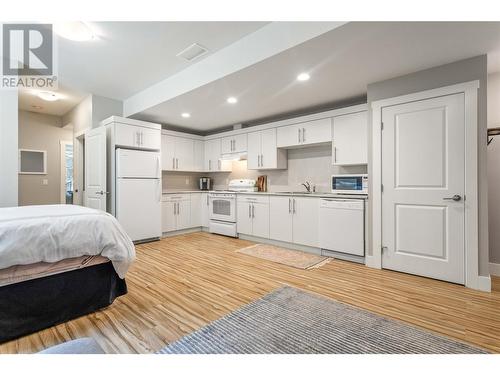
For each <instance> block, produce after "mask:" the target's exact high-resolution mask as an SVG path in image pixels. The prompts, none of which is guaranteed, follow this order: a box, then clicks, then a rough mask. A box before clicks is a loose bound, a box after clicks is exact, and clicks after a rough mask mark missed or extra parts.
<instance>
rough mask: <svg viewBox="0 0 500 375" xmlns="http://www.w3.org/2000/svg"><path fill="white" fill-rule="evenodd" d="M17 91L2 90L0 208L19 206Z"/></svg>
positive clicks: (0, 104) (0, 112)
mask: <svg viewBox="0 0 500 375" xmlns="http://www.w3.org/2000/svg"><path fill="white" fill-rule="evenodd" d="M17 107H18V99H17V91H15V90H12V91H10V90H8V91H7V90H0V207H12V206H17V168H18V165H17V164H18V157H17V152H18V151H17V137H18V135H17V133H18V130H17V128H18V127H17Z"/></svg>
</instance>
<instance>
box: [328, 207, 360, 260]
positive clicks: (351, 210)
mask: <svg viewBox="0 0 500 375" xmlns="http://www.w3.org/2000/svg"><path fill="white" fill-rule="evenodd" d="M319 207H320V209H319V246H320V247H321V248H322V249H325V250H331V251H337V252H340V253H346V254H352V255H357V256H364V255H365V202H364V201H363V200H361V199H337V198H331V199H330V198H328V199H327V198H322V199H321V201H320V206H319Z"/></svg>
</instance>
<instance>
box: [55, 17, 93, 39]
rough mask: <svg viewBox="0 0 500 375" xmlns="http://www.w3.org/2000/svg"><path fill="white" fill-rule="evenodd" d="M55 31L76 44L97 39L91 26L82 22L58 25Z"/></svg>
mask: <svg viewBox="0 0 500 375" xmlns="http://www.w3.org/2000/svg"><path fill="white" fill-rule="evenodd" d="M54 31H55V32H56V34H57V35H59V36H62V37H63V38H66V39H69V40H74V41H76V42H85V41H88V40H92V39H95V38H96V35H95V34H94V32H93V31H92V29H91V28H90V27H89V25H87V24H86V23H85V22H82V21H76V22H61V23H56V24H54Z"/></svg>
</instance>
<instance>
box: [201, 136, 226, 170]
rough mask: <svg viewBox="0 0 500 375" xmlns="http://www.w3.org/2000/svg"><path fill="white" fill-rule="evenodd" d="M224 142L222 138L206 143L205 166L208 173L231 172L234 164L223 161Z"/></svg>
mask: <svg viewBox="0 0 500 375" xmlns="http://www.w3.org/2000/svg"><path fill="white" fill-rule="evenodd" d="M221 155H222V142H221V138H217V139H209V140H207V141H205V165H204V169H205V171H206V172H231V169H232V164H231V162H230V161H222V160H220V159H221Z"/></svg>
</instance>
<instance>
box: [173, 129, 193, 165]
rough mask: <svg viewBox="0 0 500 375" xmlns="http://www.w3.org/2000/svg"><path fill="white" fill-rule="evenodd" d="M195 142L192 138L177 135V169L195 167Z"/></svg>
mask: <svg viewBox="0 0 500 375" xmlns="http://www.w3.org/2000/svg"><path fill="white" fill-rule="evenodd" d="M193 152H194V142H193V140H192V139H188V138H182V137H176V139H175V169H176V170H179V171H192V170H193V169H194V155H193Z"/></svg>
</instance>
